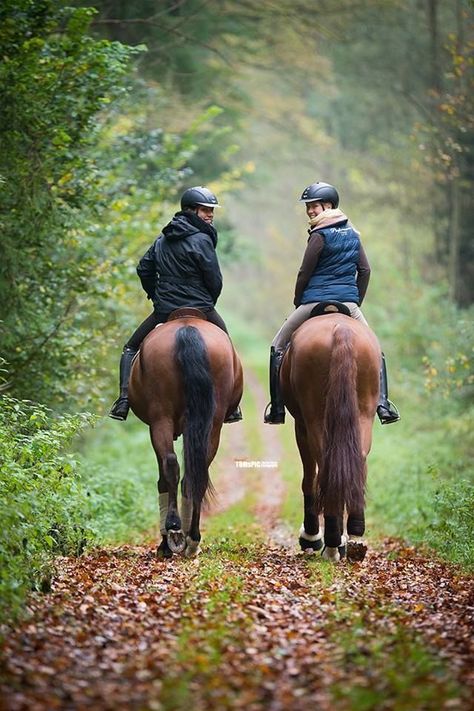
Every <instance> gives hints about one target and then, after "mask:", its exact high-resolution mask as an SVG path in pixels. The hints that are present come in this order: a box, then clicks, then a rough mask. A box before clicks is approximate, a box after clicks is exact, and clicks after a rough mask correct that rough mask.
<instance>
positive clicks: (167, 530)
mask: <svg viewBox="0 0 474 711" xmlns="http://www.w3.org/2000/svg"><path fill="white" fill-rule="evenodd" d="M150 430H151V441H152V444H153V448H154V450H155V453H156V458H157V460H158V469H159V479H158V499H159V505H160V532H161V535H162V536H163V540H162V542H161V545H160V546H159V548H158V553H159V554H162V555H163V556H164V557H170V554H171V553H181V552H182V551H183V550H184V548H185V546H186V539H185V536H184V534H183V531H182V528H181V519H180V517H179V513H178V483H179V464H178V459H177V457H176V454H175V453H174V451H173V437H172V433H171V436H170V437H166V436H163V430H164V428H162V427H158V426H154V427H153V428H150Z"/></svg>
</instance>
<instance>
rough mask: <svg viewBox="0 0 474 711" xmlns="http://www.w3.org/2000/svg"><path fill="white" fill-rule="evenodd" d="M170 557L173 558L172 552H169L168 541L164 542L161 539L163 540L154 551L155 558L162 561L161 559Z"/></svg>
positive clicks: (164, 539) (164, 540)
mask: <svg viewBox="0 0 474 711" xmlns="http://www.w3.org/2000/svg"><path fill="white" fill-rule="evenodd" d="M172 556H173V552H172V551H171V550H170V547H169V545H168V541H167V540H166V538H165V537H163V540H162V541H161V543H160V545H159V546H158V547H157V549H156V557H157V558H160V559H162V558H171V557H172Z"/></svg>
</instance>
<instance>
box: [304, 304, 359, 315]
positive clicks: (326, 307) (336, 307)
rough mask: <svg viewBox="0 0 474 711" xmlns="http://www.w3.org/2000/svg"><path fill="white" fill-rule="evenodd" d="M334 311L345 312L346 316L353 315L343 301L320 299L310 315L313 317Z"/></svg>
mask: <svg viewBox="0 0 474 711" xmlns="http://www.w3.org/2000/svg"><path fill="white" fill-rule="evenodd" d="M333 313H340V314H344V316H350V315H351V312H350V310H349V308H348V307H347V306H346V305H345V304H343V303H342V301H320V302H319V304H316V306H315V307H314V309H313V310H312V311H311V313H310V315H309V317H310V318H313V316H324V315H325V314H333Z"/></svg>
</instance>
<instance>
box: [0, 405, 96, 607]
mask: <svg viewBox="0 0 474 711" xmlns="http://www.w3.org/2000/svg"><path fill="white" fill-rule="evenodd" d="M92 419H93V418H92V416H91V415H89V414H79V415H65V416H61V417H53V415H52V413H51V411H50V410H48V409H47V408H45V407H43V406H39V405H33V404H32V403H30V402H28V401H20V400H15V399H13V398H10V397H2V398H1V399H0V465H1V470H0V571H1V572H0V599H1V605H2V609H1V610H0V618H5V617H6V616H7V615H10V614H11V613H12V612H14V611H16V610H18V609H19V607H20V605H21V603H22V601H23V599H24V596H25V594H26V592H27V591H28V590H29V589H31V588H33V589H43V590H44V589H47V588H48V586H49V576H50V564H51V561H52V558H53V556H54V555H57V554H70V553H73V554H74V553H76V554H77V553H79V552H80V551H81V550H82V549H83V547H84V545H85V543H86V542H87V540H88V539H90V536H91V534H90V529H89V528H88V525H87V524H86V523H85V521H86V520H87V517H88V508H89V503H88V498H87V495H86V493H85V491H84V490H83V488H82V487H81V484H80V476H79V472H78V466H77V462H76V460H75V458H74V456H73V455H72V454H70V453H69V452H68V451H67V447H68V445H69V444H70V442H71V440H72V438H73V437H74V436H75V435H76V434H77V433H79V432H80V431H81V430H82V429H83V428H84V427H86V426H87V425H88V424H90V423H91V421H92Z"/></svg>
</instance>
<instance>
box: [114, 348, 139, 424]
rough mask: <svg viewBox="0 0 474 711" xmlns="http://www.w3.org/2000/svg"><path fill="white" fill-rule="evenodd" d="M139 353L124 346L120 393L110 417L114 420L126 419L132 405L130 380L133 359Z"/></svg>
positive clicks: (121, 361)
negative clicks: (129, 392) (129, 402)
mask: <svg viewBox="0 0 474 711" xmlns="http://www.w3.org/2000/svg"><path fill="white" fill-rule="evenodd" d="M136 353H137V351H136V350H134V349H133V348H126V347H125V348H124V349H123V351H122V355H121V357H120V395H119V397H118V398H117V400H116V401H115V402H114V404H113V405H112V409H111V410H110V412H109V417H111V418H112V419H113V420H122V421H123V420H126V419H127V415H128V411H129V409H130V406H129V404H128V380H129V378H130V371H131V369H132V361H133V359H134V357H135V354H136Z"/></svg>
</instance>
